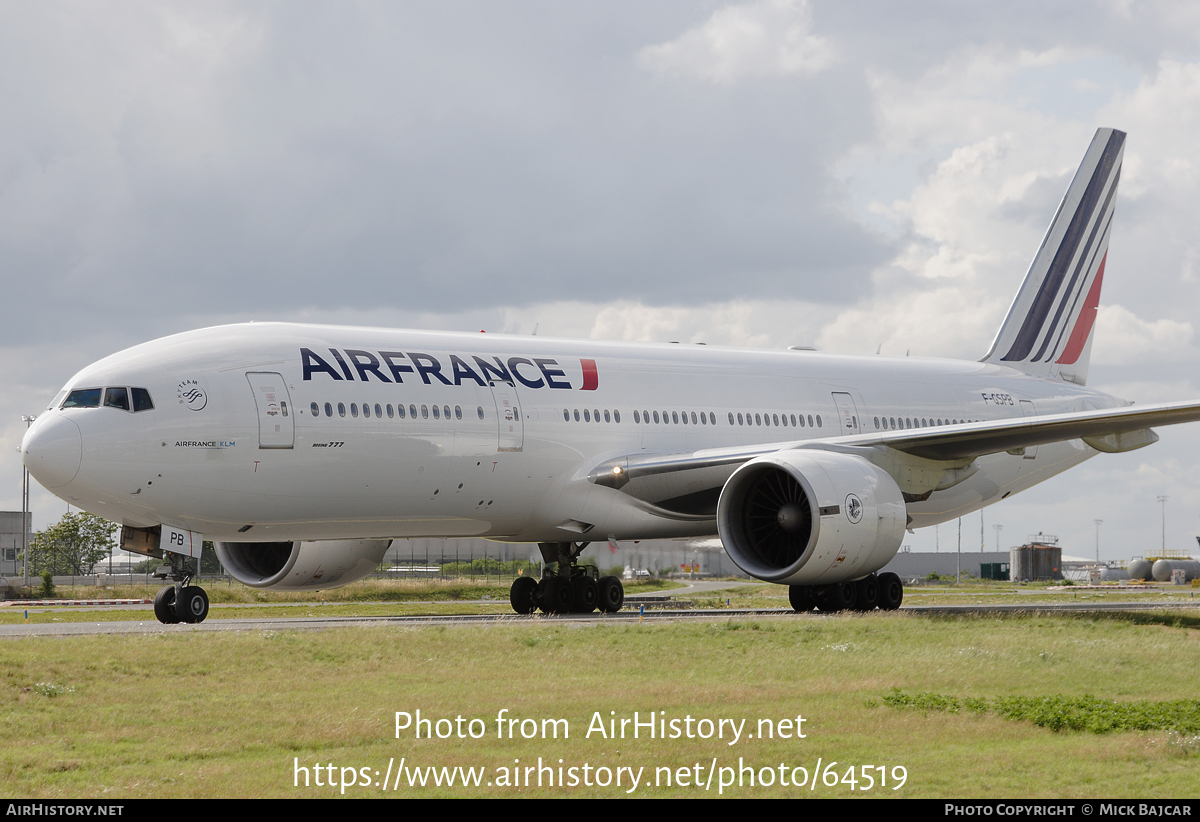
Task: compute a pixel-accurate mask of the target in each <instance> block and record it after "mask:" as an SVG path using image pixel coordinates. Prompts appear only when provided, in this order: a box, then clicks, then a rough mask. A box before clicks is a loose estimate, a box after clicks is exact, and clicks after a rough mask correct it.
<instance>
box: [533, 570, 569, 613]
mask: <svg viewBox="0 0 1200 822" xmlns="http://www.w3.org/2000/svg"><path fill="white" fill-rule="evenodd" d="M537 600H538V607H539V608H541V609H542V612H543V613H547V614H565V613H567V612H569V611H570V610H571V583H570V582H568V581H567V580H565V579H563V578H562V577H546V578H545V579H543V580H542V581H541V582H539V583H538V587H537Z"/></svg>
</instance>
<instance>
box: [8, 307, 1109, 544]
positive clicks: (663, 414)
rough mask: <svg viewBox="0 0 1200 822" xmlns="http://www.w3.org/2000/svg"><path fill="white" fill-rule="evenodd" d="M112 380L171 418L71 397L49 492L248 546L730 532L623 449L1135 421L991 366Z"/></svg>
mask: <svg viewBox="0 0 1200 822" xmlns="http://www.w3.org/2000/svg"><path fill="white" fill-rule="evenodd" d="M304 351H307V352H308V353H302V352H304ZM483 363H486V364H488V365H489V366H490V367H489V368H485V367H484V365H483ZM505 374H506V375H507V376H508V377H509V378H511V380H512V384H511V385H509V384H505V382H504V381H503V375H505ZM275 375H278V378H276V377H275ZM112 386H125V387H142V388H145V389H147V391H148V392H149V395H150V397H151V398H152V401H153V404H154V408H153V409H152V410H145V411H139V412H133V411H126V410H122V409H119V408H112V407H104V406H103V405H100V406H99V407H70V408H59V407H57V406H58V405H59V404H61V400H62V397H63V395H60V397H59V399H58V400H56V403H55V406H53V407H52V408H51V409H50V410H48V411H47V412H46V413H45V414H43V415H42V416H40V417H39V419H38V420H37V421H36V423H34V425H33V426H32V427H31V428H30V430H29V432H28V437H27V439H26V446H27V448H26V450H27V452H31V453H27V464H28V465H29V467H30V470H31V472H32V473H33V474H34V476H36V477H38V479H39V480H40V481H42V483H43V484H44V485H46V486H47V487H48V488H50V490H52V491H53V492H54V493H56V494H58V495H59V496H61V497H63V498H65V499H67V500H69V501H71V502H72V503H74V504H75V505H77V506H79V507H81V508H84V509H86V510H89V511H91V512H93V513H96V514H98V515H101V516H104V517H106V518H108V519H111V520H114V521H117V522H121V523H124V524H127V525H131V526H138V527H149V526H153V525H157V524H169V525H171V526H174V527H177V528H183V529H187V530H190V531H194V532H199V533H202V534H203V535H204V537H205V538H206V539H215V540H240V541H249V542H256V541H264V542H265V541H281V540H319V539H351V538H354V539H364V538H387V537H416V536H441V537H453V536H482V537H491V538H497V539H508V540H514V541H547V542H549V541H563V540H571V539H576V540H579V539H592V540H594V539H606V538H613V539H641V538H654V537H669V536H689V535H703V534H712V533H715V531H716V525H715V520H714V519H713V518H711V517H707V516H679V517H665V516H661V515H660V514H658V513H655V512H654V511H652V510H648V509H647V507H646V506H644V505H639V504H637V502H636V500H633V499H631V498H630V497H628V496H627V495H625V494H623V493H622V492H621V491H619V490H615V489H613V488H608V487H603V486H598V485H596V484H593V483H591V482H589V481H588V480H587V477H588V474H589V471H590V470H591V469H592V468H593V467H594V466H595V465H597V464H598V463H600V462H603V461H604V460H605V459H609V458H611V457H613V456H617V455H629V454H638V453H646V454H656V453H661V454H679V453H691V452H696V451H703V450H705V449H714V448H723V447H730V446H748V445H758V444H770V443H779V444H780V445H781V446H782V445H783V444H786V443H796V442H803V441H806V440H811V439H822V440H830V439H835V438H837V437H839V436H851V435H861V434H871V433H872V432H875V431H880V430H882V427H883V426H884V425H886V426H887V427H888V428H889V429H891V428H892V427H893V421H895V423H896V424H897V425H898V427H909V428H916V427H933V426H937V425H950V424H956V423H961V422H964V421H979V420H995V419H1005V418H1012V417H1019V416H1021V415H1022V414H1023V413H1036V414H1038V415H1045V414H1053V413H1061V412H1070V411H1080V410H1086V409H1096V408H1107V407H1115V406H1119V405H1123V404H1124V403H1122V402H1120V401H1118V400H1116V399H1114V398H1112V397H1109V396H1107V395H1104V394H1100V393H1098V392H1095V391H1090V390H1088V389H1086V388H1083V387H1080V386H1077V385H1073V384H1071V383H1067V382H1063V381H1060V380H1046V379H1039V378H1035V377H1030V376H1028V375H1026V374H1023V373H1021V372H1019V371H1016V370H1013V369H1009V368H1006V367H1002V366H997V365H991V364H983V363H977V362H963V361H949V360H929V359H917V358H911V359H910V358H903V359H896V358H885V357H878V356H876V357H850V356H830V355H825V354H819V353H816V352H811V351H754V350H744V349H734V348H718V347H709V346H703V345H675V344H635V343H618V342H599V341H594V340H564V339H548V338H541V337H514V336H506V335H496V334H451V333H431V332H422V331H400V330H392V329H378V328H348V327H334V326H317V325H289V324H277V323H263V324H248V325H235V326H225V327H219V328H209V329H204V330H200V331H194V332H188V333H184V334H179V335H176V336H173V337H168V338H165V339H161V340H157V341H154V342H150V343H146V344H144V345H140V346H137V347H135V348H131V349H129V350H127V351H123V352H120V353H118V354H114V355H112V356H110V357H108V358H106V359H104V360H101V361H99V362H97V363H95V364H94V365H91V366H89V367H88V368H85V369H84V370H82V371H80V372H79V373H78V374H77V375H75V377H73V378H72V380H71V381H70V383H68V385H67V387H66V388H67V390H77V389H87V388H107V387H112ZM835 395H837V396H835ZM839 400H840V401H841V404H840V405H839V402H838V401H839ZM1022 401H1025V403H1026V405H1024V406H1022ZM283 404H286V414H285V409H284V407H283ZM339 408H340V409H342V410H341V411H339ZM364 408H366V409H368V411H369V414H364V411H363V409H364ZM401 408H403V413H401V412H400V409H401ZM314 409H315V410H316V412H317V413H316V414H314V413H313V411H314ZM327 409H328V411H330V412H332V413H327ZM377 409H378V410H377ZM435 409H436V411H435ZM447 410H448V411H449V417H447V414H446V411H447ZM414 411H415V412H416V413H415V415H414V413H413V412H414ZM647 417H648V419H647ZM731 419H732V422H731ZM76 429H77V434H76ZM1095 453H1096V451H1094V450H1093V449H1092V448H1090V447H1088V446H1087V445H1085V444H1083V443H1082V442H1081V441H1079V440H1072V441H1068V442H1064V443H1057V444H1052V445H1042V446H1039V447H1038V448H1031V449H1029V450H1028V451H1027V452H1025V453H1024V454H1015V455H1010V454H1006V453H1001V454H995V455H991V456H986V457H982V458H980V460H979V466H980V470H979V471H978V472H977V473H975V474H974V475H973V476H971V477H970V478H969V479H967V480H965V481H963V482H961V483H959V484H958V485H955V486H953V487H951V488H949V489H947V490H944V491H936V492H934V493H933V494H932V495H931V496H929V497H928V498H927V499H925V500H922V501H916V502H910V503H908V515H909V517H911V526H912V527H914V528H915V527H922V526H927V525H933V524H935V523H938V522H943V521H945V520H948V519H952V518H954V517H957V516H961V515H962V514H964V513H965V512H968V511H971V510H975V509H978V508H980V507H982V506H984V505H987V504H989V503H992V502H996V501H997V500H999V499H1001V498H1003V497H1006V496H1008V495H1009V494H1012V493H1015V492H1017V491H1020V490H1022V489H1025V488H1028V487H1030V486H1032V485H1034V484H1035V483H1038V482H1040V481H1042V480H1045V479H1047V478H1049V477H1051V476H1053V475H1054V474H1057V473H1059V472H1061V471H1063V470H1066V469H1067V468H1070V467H1071V466H1073V465H1076V464H1078V463H1080V462H1082V461H1083V460H1085V459H1087V458H1088V457H1090V456H1092V455H1094V454H1095ZM580 523H586V524H587V525H588V526H589V530H588V535H587V536H586V537H585V536H583V535H582V534H581V532H580V531H579V527H580V525H579V524H580Z"/></svg>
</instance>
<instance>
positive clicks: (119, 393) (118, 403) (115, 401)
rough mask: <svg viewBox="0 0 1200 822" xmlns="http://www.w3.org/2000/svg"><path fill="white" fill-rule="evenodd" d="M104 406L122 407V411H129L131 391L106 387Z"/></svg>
mask: <svg viewBox="0 0 1200 822" xmlns="http://www.w3.org/2000/svg"><path fill="white" fill-rule="evenodd" d="M104 407H105V408H120V409H121V410H122V411H128V410H129V391H127V390H126V389H124V388H109V389H106V390H105V392H104Z"/></svg>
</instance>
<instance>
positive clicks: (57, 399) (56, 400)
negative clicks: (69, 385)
mask: <svg viewBox="0 0 1200 822" xmlns="http://www.w3.org/2000/svg"><path fill="white" fill-rule="evenodd" d="M65 396H67V389H65V388H64V389H63V390H62V391H59V392H58V396H57V397H55V398H54V401H53V402H52V403H50V405H49V406H47V407H46V410H47V411H49V410H50V409H51V408H58V404H59V403H60V402H62V401H63V397H65Z"/></svg>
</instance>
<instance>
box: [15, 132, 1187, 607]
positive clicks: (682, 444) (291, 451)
mask: <svg viewBox="0 0 1200 822" xmlns="http://www.w3.org/2000/svg"><path fill="white" fill-rule="evenodd" d="M1124 143H1125V135H1124V134H1123V133H1122V132H1120V131H1115V130H1112V129H1100V130H1099V131H1097V132H1096V136H1095V138H1094V139H1093V140H1092V144H1091V146H1090V147H1089V148H1088V151H1087V154H1086V155H1085V156H1084V159H1083V163H1082V165H1081V166H1080V168H1079V170H1078V172H1076V174H1075V177H1074V179H1073V181H1072V182H1071V184H1070V187H1069V188H1068V189H1067V193H1066V195H1065V196H1064V198H1063V200H1062V204H1061V205H1060V206H1059V208H1058V212H1057V214H1055V216H1054V219H1053V221H1052V222H1051V224H1050V228H1049V230H1048V231H1047V233H1046V236H1045V239H1044V240H1043V241H1042V245H1041V248H1040V249H1039V250H1038V252H1037V254H1036V256H1035V257H1034V259H1033V263H1032V265H1031V266H1030V268H1029V272H1028V274H1027V275H1026V277H1025V280H1024V282H1023V284H1022V285H1021V288H1020V290H1019V291H1018V292H1017V295H1016V298H1015V299H1014V300H1013V303H1012V307H1011V308H1010V309H1009V312H1008V315H1007V317H1006V318H1005V320H1004V322H1003V324H1002V325H1001V327H1000V330H999V332H998V333H997V334H996V338H995V341H994V342H993V343H992V347H991V350H989V351H988V352H987V354H986V355H985V356H984V357H983V359H982V360H980V361H978V362H968V361H952V360H936V359H915V358H914V359H910V358H903V359H888V358H884V357H878V356H875V357H852V356H837V355H829V354H822V353H817V352H814V351H807V350H780V351H752V350H745V349H738V348H720V347H715V346H704V345H677V344H643V343H626V342H601V341H597V340H566V339H547V338H544V337H520V336H506V335H499V334H453V333H432V332H427V331H404V330H395V329H388V328H352V327H338V326H322V325H298V324H288V323H251V324H244V325H230V326H222V327H218V328H206V329H202V330H199V331H189V332H186V333H183V334H177V335H174V336H171V337H166V338H164V339H160V340H155V341H153V342H148V343H145V344H143V345H138V346H135V347H133V348H130V349H128V350H126V351H122V352H120V353H117V354H113V355H112V356H109V357H106V358H104V359H102V360H100V361H99V362H97V363H94V364H93V365H89V366H88V367H86V368H84V369H83V370H82V371H80V372H79V373H78V374H76V375H75V376H74V377H72V378H71V380H70V381H69V382H68V383H67V385H66V386H65V387H64V388H63V389H62V391H61V392H60V393H59V394H58V396H57V397H55V398H54V401H53V402H52V403H51V404H50V407H49V409H48V410H47V412H46V413H45V414H43V415H41V416H40V417H39V418H38V420H37V421H36V422H35V423H34V424H33V425H32V426H30V428H29V430H28V432H27V434H26V436H25V439H24V442H23V445H22V449H23V452H24V461H25V465H26V466H27V467H28V469H29V471H30V473H32V474H33V476H34V477H36V478H37V480H38V481H39V482H41V483H42V485H44V486H45V487H46V488H48V489H49V490H51V491H52V492H54V493H55V494H57V495H58V496H60V497H62V498H63V499H65V500H67V501H68V502H70V503H71V504H73V505H76V506H78V507H80V508H83V509H85V510H87V511H90V512H92V513H94V514H97V515H99V516H101V517H105V518H107V519H110V520H112V521H114V522H118V523H120V524H121V525H122V526H123V528H122V531H121V547H123V548H125V549H127V550H129V551H134V552H139V553H142V554H146V555H149V556H154V557H160V558H162V559H163V560H164V567H163V569H162V573H163V576H164V577H167V578H170V579H171V580H172V581H173V584H172V585H168V586H167V587H165V588H163V589H162V591H160V592H159V594H158V596H157V597H156V599H155V613H156V615H157V616H158V618H159V619H160V620H161V621H163V622H168V623H169V622H179V621H184V622H199V621H201V620H203V619H204V618H205V616H206V615H207V613H208V597H207V596H206V594H205V593H204V591H203V590H202V589H201V588H200V587H198V586H195V585H192V584H191V577H190V573H189V565H188V564H187V561H186V560H187V558H188V557H195V556H198V555H199V552H200V545H201V540H202V539H211V540H213V541H214V543H215V546H216V551H217V555H218V557H219V558H220V560H221V562H222V563H223V564H224V566H225V568H226V570H227V571H228V572H229V573H230V574H232V575H233V576H234V577H235V578H236V579H238V580H240V581H241V582H243V583H245V584H246V585H250V586H254V587H257V588H274V589H282V590H306V589H320V588H331V587H336V586H339V585H345V584H347V583H349V582H353V581H355V580H358V579H361V578H363V577H364V576H366V575H367V574H369V573H370V572H372V571H374V570H375V568H376V567H377V566H378V565H379V563H380V561H381V559H382V558H383V555H384V552H385V551H386V550H387V547H388V545H389V544H390V542H391V540H392V539H396V538H404V537H466V536H473V537H487V538H490V539H497V540H508V541H514V542H536V543H538V545H539V548H540V550H541V553H542V556H543V558H544V559H545V562H546V565H545V568H546V570H545V571H543V574H542V578H541V579H540V580H536V579H532V578H530V577H518V578H517V580H516V581H515V582H514V583H513V586H512V589H511V593H510V599H511V602H512V606H513V608H514V609H515V610H516V611H517V612H518V613H531V612H533V611H534V610H536V609H538V608H540V609H541V610H543V611H546V612H550V613H555V612H588V611H594V610H595V609H596V608H600V609H602V610H605V611H615V610H617V609H619V608H620V607H621V604H622V602H623V600H624V590H623V588H622V586H621V582H620V580H619V579H617V578H616V577H602V578H599V579H598V578H596V575H595V573H594V571H592V570H591V569H590V568H589V567H587V566H581V565H580V564H579V563H578V559H579V556H580V552H581V551H582V550H583V549H584V547H585V546H586V545H588V543H589V542H592V541H597V540H598V541H601V542H603V541H608V540H637V539H652V538H664V537H688V536H703V535H710V534H712V533H714V532H716V533H719V534H720V537H721V541H722V543H723V544H724V546H725V550H726V551H727V552H728V553H729V555H730V557H731V558H732V559H733V561H734V562H736V563H737V564H738V565H739V566H740V567H741V568H743V569H744V570H745V571H746V572H747V573H748V574H750V575H752V576H754V577H756V578H758V579H761V580H766V581H770V582H775V583H779V584H782V585H788V586H790V599H791V602H792V604H793V606H794V607H795V608H796V610H798V611H804V610H810V609H813V608H817V609H820V610H822V611H837V610H841V609H847V608H855V609H862V610H866V609H872V608H876V607H879V608H885V609H891V608H897V607H899V605H900V603H901V600H902V598H903V588H902V587H901V583H900V580H899V578H898V577H896V575H894V574H887V573H884V574H878V573H877V572H878V571H879V570H880V569H882V568H883V567H884V565H886V564H887V563H888V561H889V560H890V559H891V558H892V557H893V556H894V555H895V553H896V551H897V549H898V548H899V546H900V543H901V540H902V538H903V535H904V532H905V530H906V529H909V528H922V527H926V526H930V525H934V524H936V523H940V522H945V521H947V520H951V519H954V518H956V517H960V516H962V515H963V514H966V513H968V512H970V511H974V510H977V509H979V508H981V507H983V506H985V505H990V504H992V503H994V502H998V501H1000V500H1002V499H1006V498H1007V497H1009V496H1010V495H1012V494H1015V493H1017V492H1018V491H1022V490H1024V489H1026V488H1029V487H1031V486H1033V485H1035V484H1037V483H1039V482H1041V481H1043V480H1046V479H1049V478H1050V477H1052V476H1054V475H1056V474H1058V473H1060V472H1062V471H1065V470H1067V469H1068V468H1071V467H1072V466H1075V465H1078V464H1079V463H1081V462H1083V461H1084V460H1086V459H1089V458H1091V457H1093V456H1095V455H1096V454H1097V453H1099V452H1102V451H1103V452H1120V451H1129V450H1132V449H1134V448H1141V447H1142V446H1145V445H1150V444H1151V443H1153V442H1155V441H1156V440H1157V439H1158V437H1157V435H1156V434H1155V433H1154V431H1152V430H1151V428H1152V426H1156V425H1169V424H1174V423H1182V422H1189V421H1194V420H1197V419H1200V402H1188V403H1174V404H1166V405H1154V406H1144V407H1136V408H1135V407H1132V406H1131V404H1130V403H1128V402H1126V401H1124V400H1120V399H1117V398H1115V397H1111V396H1108V395H1106V394H1103V393H1100V392H1098V391H1095V390H1091V389H1088V388H1087V387H1086V382H1087V371H1088V356H1089V352H1090V350H1091V345H1092V337H1093V323H1094V322H1095V318H1096V307H1097V304H1098V302H1099V299H1100V286H1101V282H1102V280H1103V277H1104V268H1105V260H1106V256H1107V249H1108V242H1109V235H1110V232H1111V229H1112V216H1113V208H1114V201H1115V197H1116V192H1117V180H1118V178H1119V176H1120V169H1121V158H1122V152H1123V148H1124Z"/></svg>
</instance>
